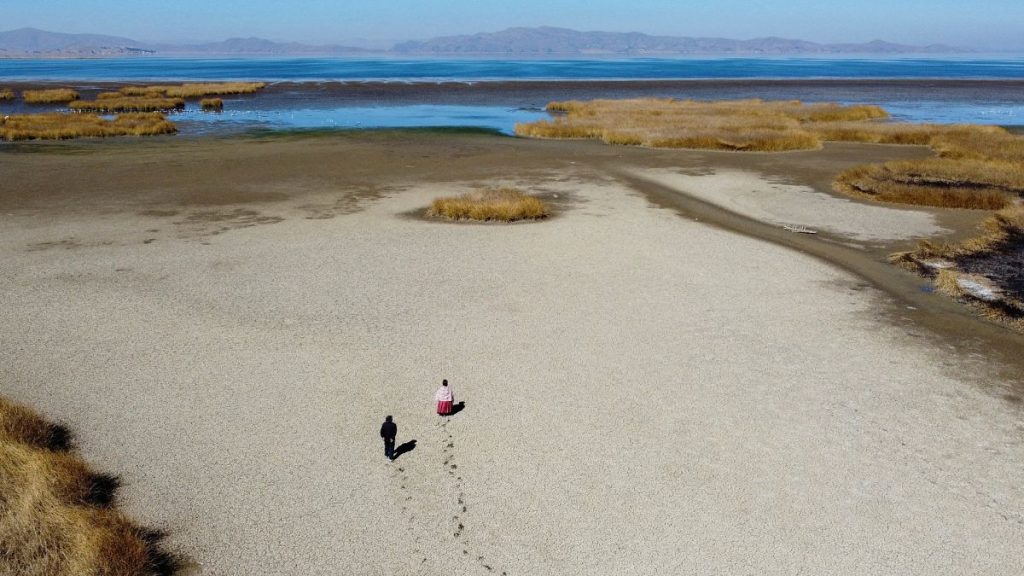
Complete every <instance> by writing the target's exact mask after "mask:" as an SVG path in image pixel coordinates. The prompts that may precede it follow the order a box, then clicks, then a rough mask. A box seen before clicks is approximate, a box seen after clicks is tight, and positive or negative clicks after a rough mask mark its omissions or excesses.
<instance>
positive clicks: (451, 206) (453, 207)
mask: <svg viewBox="0 0 1024 576" xmlns="http://www.w3.org/2000/svg"><path fill="white" fill-rule="evenodd" d="M549 215H550V210H549V209H548V207H547V205H546V204H545V203H544V202H543V201H542V200H541V199H539V198H536V197H534V196H528V195H526V194H524V193H522V192H521V191H519V190H516V189H514V188H488V189H484V190H475V191H473V192H469V193H467V194H462V195H460V196H452V197H446V198H438V199H436V200H434V202H433V204H431V206H430V208H428V209H427V216H431V217H441V218H448V219H450V220H479V221H498V222H515V221H517V220H539V219H542V218H546V217H548V216H549Z"/></svg>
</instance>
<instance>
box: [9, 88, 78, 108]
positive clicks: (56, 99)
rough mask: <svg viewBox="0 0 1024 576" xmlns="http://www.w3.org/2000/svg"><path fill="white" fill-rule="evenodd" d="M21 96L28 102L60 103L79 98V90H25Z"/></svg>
mask: <svg viewBox="0 0 1024 576" xmlns="http://www.w3.org/2000/svg"><path fill="white" fill-rule="evenodd" d="M21 98H22V99H23V100H24V101H25V103H26V104H60V103H63V102H71V101H73V100H78V92H77V91H76V90H72V89H70V88H53V89H49V90H25V91H24V92H22V93H21Z"/></svg>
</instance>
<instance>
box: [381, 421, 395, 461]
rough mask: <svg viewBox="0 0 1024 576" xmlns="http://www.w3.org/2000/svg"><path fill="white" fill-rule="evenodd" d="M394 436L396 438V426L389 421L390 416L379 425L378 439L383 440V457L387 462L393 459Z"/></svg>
mask: <svg viewBox="0 0 1024 576" xmlns="http://www.w3.org/2000/svg"><path fill="white" fill-rule="evenodd" d="M395 436H398V425H397V424H395V423H394V422H392V421H391V416H385V417H384V423H383V424H381V425H380V437H381V438H383V439H384V456H386V457H387V459H388V460H394V459H395Z"/></svg>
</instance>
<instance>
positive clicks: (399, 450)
mask: <svg viewBox="0 0 1024 576" xmlns="http://www.w3.org/2000/svg"><path fill="white" fill-rule="evenodd" d="M415 449H416V440H409V441H408V442H406V443H405V444H402V445H401V446H398V447H396V448H395V455H394V457H392V460H398V457H399V456H401V455H402V454H405V453H406V452H412V451H413V450H415Z"/></svg>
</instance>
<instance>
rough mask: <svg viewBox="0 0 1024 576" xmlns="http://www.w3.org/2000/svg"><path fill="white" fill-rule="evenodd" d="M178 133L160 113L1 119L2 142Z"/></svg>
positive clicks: (61, 114) (64, 115) (64, 114)
mask: <svg viewBox="0 0 1024 576" xmlns="http://www.w3.org/2000/svg"><path fill="white" fill-rule="evenodd" d="M175 132H177V128H176V127H175V126H174V123H172V122H170V121H169V120H167V117H166V116H164V115H163V114H161V113H159V112H149V113H129V114H120V115H118V116H117V117H116V118H114V119H113V120H109V119H106V118H102V117H100V116H98V115H96V114H89V113H59V112H54V113H49V114H13V115H11V116H5V117H2V118H0V139H3V140H8V141H13V140H66V139H71V138H98V137H110V136H153V135H158V134H174V133H175Z"/></svg>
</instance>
